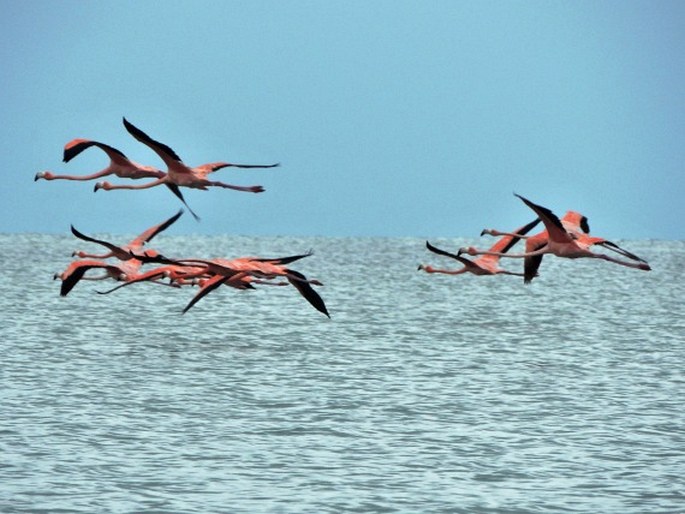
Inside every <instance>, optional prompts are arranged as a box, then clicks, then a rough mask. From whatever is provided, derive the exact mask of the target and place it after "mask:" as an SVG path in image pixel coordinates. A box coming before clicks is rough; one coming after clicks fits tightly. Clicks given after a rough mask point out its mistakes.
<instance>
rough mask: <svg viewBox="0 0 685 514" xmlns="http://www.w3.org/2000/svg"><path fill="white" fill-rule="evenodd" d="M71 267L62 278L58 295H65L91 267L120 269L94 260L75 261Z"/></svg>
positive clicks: (110, 270)
mask: <svg viewBox="0 0 685 514" xmlns="http://www.w3.org/2000/svg"><path fill="white" fill-rule="evenodd" d="M73 266H74V267H73V269H72V270H70V272H69V273H67V276H66V277H65V278H64V280H62V286H61V287H60V291H59V294H60V296H67V295H68V294H69V291H71V290H72V289H73V288H74V286H75V285H76V284H78V283H79V281H80V280H81V279H82V278H83V276H84V275H85V274H86V271H88V270H90V269H93V268H103V269H106V270H107V271H109V272H115V271H120V270H119V268H117V267H116V266H112V265H108V264H103V263H100V262H95V261H88V262H82V263H75V264H74V265H73Z"/></svg>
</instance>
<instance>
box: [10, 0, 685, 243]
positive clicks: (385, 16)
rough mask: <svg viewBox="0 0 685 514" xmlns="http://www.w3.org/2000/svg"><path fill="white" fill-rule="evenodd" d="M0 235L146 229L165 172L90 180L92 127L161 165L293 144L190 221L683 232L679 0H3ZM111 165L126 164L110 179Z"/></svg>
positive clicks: (432, 232) (386, 231)
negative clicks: (155, 145) (134, 131)
mask: <svg viewBox="0 0 685 514" xmlns="http://www.w3.org/2000/svg"><path fill="white" fill-rule="evenodd" d="M0 7H1V9H2V16H1V17H0V25H1V26H0V28H1V30H0V56H1V57H0V64H1V65H2V67H1V69H2V73H1V74H0V80H1V81H2V95H1V96H0V112H1V114H2V116H1V118H2V120H3V123H2V124H1V126H0V130H1V131H2V138H1V141H2V142H1V143H0V144H1V145H2V148H1V150H2V164H3V170H2V174H3V179H4V180H3V183H2V187H1V189H0V209H1V210H0V213H1V217H0V232H45V233H57V234H59V233H65V234H66V233H68V231H69V225H70V224H72V223H73V224H74V225H75V226H77V227H78V228H79V229H80V230H81V231H83V232H86V233H91V234H96V233H115V234H129V233H137V232H140V231H141V230H142V229H144V228H146V227H147V226H150V225H153V224H155V223H157V222H160V221H162V220H163V219H165V218H167V217H169V216H171V215H172V214H174V213H175V212H176V211H177V210H178V208H179V207H180V202H179V201H178V200H177V199H176V198H175V197H174V196H172V195H171V193H170V192H169V191H168V190H166V189H165V188H155V189H150V190H144V191H109V192H108V191H98V192H97V193H94V192H93V185H94V183H92V182H71V181H69V182H67V181H52V182H47V181H38V182H34V181H33V177H34V175H35V173H36V172H38V171H42V170H52V171H54V172H56V173H70V174H86V173H92V172H94V171H97V170H99V169H102V168H104V167H105V166H106V164H107V162H108V159H107V157H106V156H105V154H103V153H102V152H101V151H100V150H98V149H96V148H91V149H89V150H87V151H86V152H85V153H83V154H81V155H79V156H78V157H77V158H75V159H74V160H72V161H71V162H69V163H66V164H65V163H63V162H62V150H63V147H64V144H65V143H67V142H68V141H69V140H71V139H73V138H77V137H80V138H88V139H94V140H97V141H100V142H103V143H107V144H109V145H111V146H114V147H115V148H118V149H120V150H121V151H123V152H124V153H125V154H127V155H128V156H129V157H130V158H131V159H132V160H134V161H137V162H140V163H144V164H150V165H155V166H158V167H161V168H164V165H163V163H162V162H161V161H160V160H159V158H158V157H157V156H156V155H155V154H154V153H153V152H152V151H151V150H150V149H149V148H147V147H146V146H144V145H142V144H140V143H139V142H137V141H136V140H135V139H133V138H132V137H131V136H130V135H129V134H128V133H127V132H126V131H125V129H124V127H123V126H122V123H121V120H122V117H123V116H126V117H127V119H129V120H130V121H131V122H133V123H134V124H135V125H137V126H138V127H139V128H141V129H142V130H144V131H145V132H147V133H148V134H149V135H150V136H152V137H153V138H155V139H157V140H159V141H162V142H164V143H166V144H168V145H169V146H171V147H172V148H173V149H174V150H175V151H176V153H178V154H179V155H180V156H181V157H182V158H183V160H184V161H185V162H186V163H187V164H190V165H198V164H202V163H206V162H213V161H232V162H247V163H270V162H277V161H278V162H281V163H282V166H281V167H280V168H276V169H271V170H237V169H225V170H221V171H219V172H217V173H216V174H215V178H216V179H217V180H223V181H225V182H229V183H235V184H241V185H253V184H261V185H263V186H264V187H265V188H266V192H264V193H261V194H247V193H239V192H235V191H230V190H212V191H196V190H184V194H185V196H186V200H187V201H188V203H189V204H190V205H191V207H193V209H194V210H195V211H196V212H197V213H198V214H199V215H200V216H201V217H202V221H201V222H199V223H198V222H196V221H194V220H193V219H192V217H190V216H184V217H183V218H182V219H181V220H180V221H179V222H178V223H177V224H176V225H175V226H174V227H173V229H172V231H173V233H174V234H176V235H179V234H185V233H188V234H192V233H197V234H242V235H245V234H247V235H249V234H255V235H330V236H418V237H453V236H465V237H471V236H477V235H478V233H480V230H481V229H482V228H485V227H495V228H499V229H512V228H515V227H517V226H519V225H522V224H523V223H526V222H528V221H530V219H531V214H532V212H531V211H530V210H529V209H527V208H526V207H525V205H523V204H522V203H521V202H520V201H519V200H518V199H517V198H515V197H514V196H513V195H512V193H513V192H517V193H519V194H522V195H524V196H526V197H528V198H529V199H531V200H533V201H534V202H537V203H539V204H542V205H545V206H547V207H549V208H551V209H552V210H554V211H555V212H557V213H558V214H560V215H561V214H563V213H564V211H566V210H567V209H574V210H578V211H581V212H583V213H584V214H585V215H587V216H588V217H589V219H590V225H591V228H592V232H593V233H594V234H596V235H601V236H604V237H608V238H616V239H620V238H640V239H644V238H659V239H685V228H684V223H683V220H685V170H684V169H683V168H684V166H685V30H684V27H685V2H682V1H668V0H660V1H651V0H648V1H639V2H638V1H630V0H620V1H600V0H592V1H582V0H581V1H552V0H544V1H505V0H502V1H493V2H488V1H475V0H473V1H468V2H467V1H458V0H446V1H438V0H432V1H418V0H416V1H402V0H399V1H398V0H388V1H386V0H373V1H357V0H352V1H319V0H311V1H301V0H293V1H282V0H263V1H259V0H256V1H255V0H251V1H248V2H245V1H240V2H238V1H224V0H222V1H215V2H209V1H195V0H194V1H170V0H163V1H152V0H147V1H116V2H114V1H111V2H104V1H103V2H85V1H69V0H61V1H59V2H55V1H35V0H31V1H22V2H17V1H14V0H0ZM111 181H112V182H124V180H123V179H118V178H116V177H114V178H112V179H111Z"/></svg>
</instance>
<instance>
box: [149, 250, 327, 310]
mask: <svg viewBox="0 0 685 514" xmlns="http://www.w3.org/2000/svg"><path fill="white" fill-rule="evenodd" d="M310 255H311V252H308V253H306V254H300V255H293V256H290V257H279V258H260V257H241V258H238V259H233V260H227V259H194V258H193V259H177V260H171V259H167V258H166V257H163V256H160V255H157V256H150V257H149V258H148V257H147V256H145V255H143V256H141V259H142V260H143V261H144V262H162V263H170V264H177V265H181V266H184V265H189V266H198V265H200V266H203V267H204V272H205V273H207V274H209V275H210V276H211V278H210V279H209V280H208V281H207V282H206V283H205V284H204V285H203V287H202V288H201V289H200V291H198V293H197V294H196V295H195V297H194V298H193V299H192V300H191V301H190V302H189V303H188V305H186V307H185V308H184V309H183V313H186V312H187V311H188V310H189V309H190V308H191V307H192V306H193V305H195V304H196V303H197V302H198V301H199V300H200V299H202V298H203V297H204V296H206V295H207V294H209V293H210V292H212V291H214V290H215V289H217V288H218V287H219V286H221V285H223V284H226V285H229V286H232V287H239V288H249V287H244V285H245V282H246V279H245V277H246V276H252V277H254V278H256V279H260V280H271V279H273V278H278V277H283V278H285V279H286V280H287V281H288V282H289V283H290V284H291V285H292V286H294V287H295V289H297V291H298V292H299V293H300V294H301V295H302V296H303V297H304V298H305V299H306V300H307V301H308V302H309V303H310V305H312V306H313V307H314V308H315V309H316V310H318V311H319V312H321V313H323V314H325V315H326V316H328V317H329V318H330V314H329V313H328V309H327V308H326V305H325V303H324V301H323V299H322V298H321V296H320V295H319V294H318V293H317V292H316V291H315V290H314V289H313V288H312V285H319V286H320V285H323V284H321V282H319V281H318V280H309V279H308V278H307V277H305V276H304V275H303V274H302V273H300V272H298V271H296V270H293V269H291V268H286V267H285V266H286V265H287V264H290V263H292V262H295V261H297V260H299V259H302V258H304V257H309V256H310ZM247 280H250V279H247ZM248 284H249V282H248Z"/></svg>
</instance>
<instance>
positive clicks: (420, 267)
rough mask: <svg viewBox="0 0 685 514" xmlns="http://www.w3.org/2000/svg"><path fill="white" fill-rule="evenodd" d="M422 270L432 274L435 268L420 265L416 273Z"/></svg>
mask: <svg viewBox="0 0 685 514" xmlns="http://www.w3.org/2000/svg"><path fill="white" fill-rule="evenodd" d="M421 270H423V271H425V272H427V273H430V272H431V271H433V268H432V266H427V265H425V264H419V267H418V268H416V271H421Z"/></svg>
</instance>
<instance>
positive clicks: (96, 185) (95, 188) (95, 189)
mask: <svg viewBox="0 0 685 514" xmlns="http://www.w3.org/2000/svg"><path fill="white" fill-rule="evenodd" d="M98 189H100V184H95V187H94V188H93V193H97V192H98Z"/></svg>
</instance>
